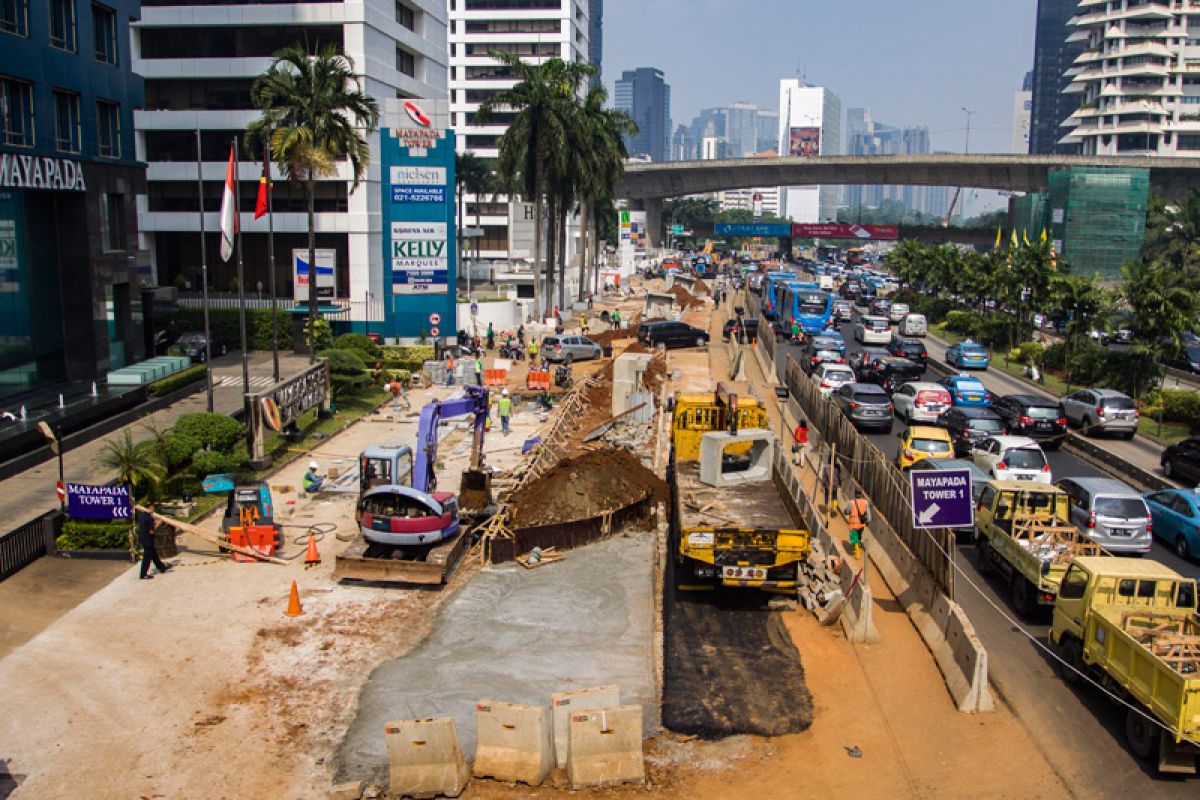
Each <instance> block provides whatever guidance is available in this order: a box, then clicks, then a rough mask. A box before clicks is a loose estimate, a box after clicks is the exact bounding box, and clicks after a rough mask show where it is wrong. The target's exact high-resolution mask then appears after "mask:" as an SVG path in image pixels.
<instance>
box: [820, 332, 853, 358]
mask: <svg viewBox="0 0 1200 800" xmlns="http://www.w3.org/2000/svg"><path fill="white" fill-rule="evenodd" d="M817 336H818V337H820V338H822V339H833V340H834V341H836V342H837V343H838V347H840V348H841V350H842V352H843V353H844V352H846V337H845V336H842V332H841V331H839V330H838V329H837V328H826V329H825V330H823V331H821V332H820V333H818V334H817Z"/></svg>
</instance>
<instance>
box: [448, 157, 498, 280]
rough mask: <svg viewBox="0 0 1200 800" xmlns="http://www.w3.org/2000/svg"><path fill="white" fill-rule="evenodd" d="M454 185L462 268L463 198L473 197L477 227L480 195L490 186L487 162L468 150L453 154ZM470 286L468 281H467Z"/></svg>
mask: <svg viewBox="0 0 1200 800" xmlns="http://www.w3.org/2000/svg"><path fill="white" fill-rule="evenodd" d="M454 184H455V187H456V189H457V191H456V194H457V195H458V266H459V269H462V268H463V259H462V255H463V249H464V240H463V221H464V217H465V212H464V204H465V200H464V198H465V197H466V195H468V194H472V195H475V226H476V227H479V204H480V202H481V195H483V194H484V193H485V192H487V191H489V190H490V189H491V186H492V169H491V167H490V166H489V165H488V162H487V161H485V160H484V159H482V158H480V157H479V156H477V155H475V154H474V153H472V152H471V151H470V150H465V151H463V152H461V153H455V154H454ZM467 283H468V284H470V280H468V281H467Z"/></svg>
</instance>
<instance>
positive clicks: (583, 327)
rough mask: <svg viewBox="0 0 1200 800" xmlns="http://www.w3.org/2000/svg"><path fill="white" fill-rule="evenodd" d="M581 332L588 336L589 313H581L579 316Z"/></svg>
mask: <svg viewBox="0 0 1200 800" xmlns="http://www.w3.org/2000/svg"><path fill="white" fill-rule="evenodd" d="M579 332H580V333H582V334H583V335H584V336H587V315H586V314H581V315H580V316H579Z"/></svg>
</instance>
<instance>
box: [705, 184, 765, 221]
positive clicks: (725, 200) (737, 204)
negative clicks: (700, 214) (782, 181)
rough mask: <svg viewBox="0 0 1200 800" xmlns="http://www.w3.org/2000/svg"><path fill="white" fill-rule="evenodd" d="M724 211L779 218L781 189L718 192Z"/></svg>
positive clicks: (761, 187)
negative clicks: (746, 212)
mask: <svg viewBox="0 0 1200 800" xmlns="http://www.w3.org/2000/svg"><path fill="white" fill-rule="evenodd" d="M717 203H718V204H719V205H720V206H721V210H722V211H733V210H746V211H751V212H754V211H757V212H758V213H759V214H760V215H762V216H767V215H770V216H776V217H777V216H779V187H778V186H760V187H757V188H754V189H728V190H726V191H723V192H717Z"/></svg>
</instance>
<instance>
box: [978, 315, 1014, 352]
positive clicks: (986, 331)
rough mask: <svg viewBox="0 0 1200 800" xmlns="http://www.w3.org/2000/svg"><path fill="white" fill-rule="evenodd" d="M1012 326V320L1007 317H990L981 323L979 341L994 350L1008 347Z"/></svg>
mask: <svg viewBox="0 0 1200 800" xmlns="http://www.w3.org/2000/svg"><path fill="white" fill-rule="evenodd" d="M1011 328H1012V322H1011V321H1010V320H1008V319H1006V318H1005V317H1002V316H993V317H989V318H988V319H986V320H984V321H983V322H981V323H980V325H979V332H978V338H979V343H980V344H982V345H983V346H984V347H987V348H990V349H992V350H999V349H1000V348H1002V347H1007V346H1008V334H1009V331H1010V330H1011Z"/></svg>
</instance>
